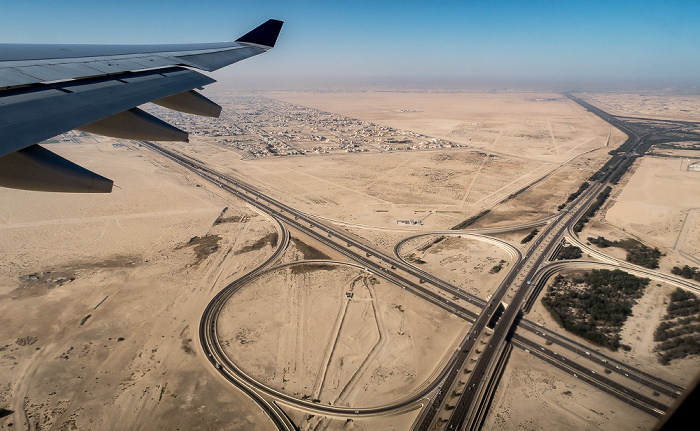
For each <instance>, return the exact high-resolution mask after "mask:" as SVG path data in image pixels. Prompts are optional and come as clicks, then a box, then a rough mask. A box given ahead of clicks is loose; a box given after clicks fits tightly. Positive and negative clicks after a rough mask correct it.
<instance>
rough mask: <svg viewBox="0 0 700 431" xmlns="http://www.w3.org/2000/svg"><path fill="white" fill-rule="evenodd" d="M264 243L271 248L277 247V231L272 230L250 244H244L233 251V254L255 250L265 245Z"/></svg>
mask: <svg viewBox="0 0 700 431" xmlns="http://www.w3.org/2000/svg"><path fill="white" fill-rule="evenodd" d="M266 245H269V246H270V247H272V248H275V247H277V232H272V233H269V234H267V235H265V236H264V237H262V238H260V239H258V240H257V241H255V242H254V243H253V244H251V245H246V246H244V247H243V248H241V249H240V250H238V251H236V252H234V253H233V254H236V255H237V254H243V253H248V252H249V251H255V250H260V249H261V248H263V247H265V246H266Z"/></svg>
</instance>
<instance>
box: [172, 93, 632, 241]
mask: <svg viewBox="0 0 700 431" xmlns="http://www.w3.org/2000/svg"><path fill="white" fill-rule="evenodd" d="M268 96H269V97H272V98H277V99H280V100H285V101H288V102H291V103H296V104H299V105H303V106H310V107H313V108H317V109H322V110H327V111H330V112H335V113H339V114H342V115H347V116H350V117H353V118H359V119H362V120H364V121H369V122H374V123H376V124H381V125H386V126H392V127H396V128H399V129H401V130H410V131H415V132H419V133H423V134H426V135H428V136H433V137H439V138H443V139H448V140H451V141H453V142H458V143H461V144H466V145H468V146H469V147H470V149H464V148H452V149H437V150H414V151H392V152H384V153H375V152H370V153H361V154H327V155H323V154H322V155H311V154H309V155H306V156H290V157H268V158H263V159H256V160H248V159H246V160H241V156H240V155H239V154H238V153H236V152H235V151H233V150H231V149H226V148H225V147H223V146H212V145H197V143H196V142H197V141H196V140H197V139H200V140H201V142H203V143H204V142H209V141H208V140H207V139H206V138H194V139H195V141H193V142H195V143H194V144H184V145H180V144H169V145H171V146H172V147H173V148H178V149H179V150H181V151H183V152H187V153H188V154H193V155H195V157H197V158H199V159H201V160H205V161H207V162H208V163H212V164H214V165H218V166H220V167H221V168H222V169H223V170H225V171H227V172H234V173H235V174H237V175H239V176H241V177H242V178H245V179H246V180H247V181H250V182H252V183H254V184H255V185H256V186H258V187H260V188H261V189H262V190H264V191H266V192H267V193H269V194H271V195H273V196H276V197H283V198H284V200H285V202H287V203H289V204H291V205H293V206H295V207H296V208H299V209H302V210H304V211H307V212H310V213H312V214H317V215H320V216H323V217H327V218H330V219H334V220H341V221H344V222H348V223H355V224H359V225H369V226H380V227H390V226H395V223H396V220H397V219H414V220H421V221H423V222H424V226H425V227H426V228H432V229H435V228H440V229H442V228H448V227H451V226H454V225H456V224H458V223H459V222H461V221H463V220H465V219H467V218H469V217H470V216H472V215H475V214H477V213H479V212H480V211H481V210H482V209H485V208H492V207H493V206H494V205H496V204H498V203H499V202H502V201H503V200H504V199H506V198H507V197H508V196H511V195H514V194H516V193H518V192H520V191H522V189H523V188H524V187H526V186H528V185H529V184H534V186H533V188H532V189H531V190H528V191H526V192H525V193H522V194H520V195H517V196H514V197H513V198H512V199H510V200H508V202H507V203H506V204H504V206H503V207H502V208H500V207H499V208H497V210H496V211H494V214H492V217H495V219H494V222H499V221H500V223H503V224H507V223H512V222H515V221H522V220H523V217H525V218H530V219H534V218H539V217H541V212H542V211H545V212H546V211H549V210H550V209H551V210H554V209H555V208H556V206H557V205H559V203H561V201H562V200H563V199H564V198H565V196H566V193H567V192H568V189H572V190H575V189H576V188H578V185H579V184H580V183H581V182H582V181H583V180H584V179H585V178H587V177H588V176H590V173H591V172H592V171H593V170H595V169H597V168H598V167H599V166H600V165H601V164H602V163H603V162H604V160H605V159H606V158H607V152H608V151H609V149H610V148H613V147H616V146H617V145H619V144H620V143H622V141H623V140H624V137H623V135H622V134H621V133H620V132H618V131H617V130H614V129H612V128H611V127H610V126H609V125H607V124H606V123H604V122H602V121H601V120H600V119H598V118H597V117H595V116H593V115H592V114H590V113H586V112H585V111H584V110H583V109H581V108H580V107H578V106H577V105H575V104H573V102H570V101H568V99H563V98H562V96H560V95H553V94H543V95H540V94H534V93H533V94H483V93H453V94H426V93H413V94H407V93H327V94H313V93H273V94H268ZM597 148H600V149H598V150H596V149H597ZM584 153H585V154H584ZM581 154H584V155H583V156H580V157H577V156H579V155H581ZM562 164H563V165H562ZM543 176H547V177H546V178H545V179H544V180H543V181H540V182H537V181H538V180H539V179H540V178H542V177H543ZM348 208H352V211H349V210H348Z"/></svg>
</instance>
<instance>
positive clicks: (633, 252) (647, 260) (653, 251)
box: [587, 236, 700, 280]
mask: <svg viewBox="0 0 700 431" xmlns="http://www.w3.org/2000/svg"><path fill="white" fill-rule="evenodd" d="M587 240H588V242H590V243H591V244H595V245H597V246H598V247H600V248H606V247H619V248H621V249H623V250H627V257H626V259H627V261H628V262H631V263H634V264H635V265H640V266H643V267H645V268H650V269H656V268H658V267H659V259H660V258H661V256H663V253H661V250H659V249H658V248H656V247H654V248H651V247H647V246H646V245H644V244H642V243H641V242H639V241H637V240H636V239H631V238H628V239H624V240H621V241H610V240H609V239H607V238H605V237H603V236H599V237H598V238H593V237H588V238H587ZM686 267H687V265H686ZM676 268H678V267H674V270H675V269H676ZM678 271H682V269H681V268H678ZM671 272H673V271H671ZM674 274H677V273H676V272H674ZM677 275H680V274H677ZM686 278H690V277H686ZM698 280H700V276H699V278H698Z"/></svg>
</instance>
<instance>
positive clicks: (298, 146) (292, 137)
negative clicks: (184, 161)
mask: <svg viewBox="0 0 700 431" xmlns="http://www.w3.org/2000/svg"><path fill="white" fill-rule="evenodd" d="M221 104H222V106H223V107H224V110H223V113H222V114H221V118H207V117H200V116H195V115H188V114H182V113H179V112H177V111H172V110H168V109H165V108H161V107H159V106H156V105H151V106H149V107H148V108H147V110H148V111H149V112H150V113H152V114H154V115H156V116H158V117H160V118H161V119H164V120H165V121H167V122H168V123H170V124H172V125H174V126H176V127H178V128H181V129H183V130H186V131H187V132H189V133H190V136H191V137H202V138H206V139H207V140H209V141H211V142H212V143H214V144H217V145H225V146H227V147H231V148H233V149H235V150H236V151H238V152H239V153H241V155H243V156H244V157H247V158H262V157H282V156H293V155H304V154H313V153H316V154H324V153H336V152H344V153H363V152H384V151H411V150H424V149H436V148H453V147H466V145H464V144H459V143H456V142H452V141H447V140H444V139H438V138H432V137H429V136H425V135H422V134H420V133H415V132H410V131H406V130H397V129H395V128H392V127H387V126H380V125H377V124H374V123H371V122H367V121H361V120H358V119H355V118H349V117H345V116H342V115H338V114H332V113H329V112H324V111H319V110H317V109H312V108H307V107H304V106H299V105H294V104H291V103H287V102H282V101H279V100H272V99H267V98H265V97H260V96H229V97H228V98H226V99H225V100H224V101H223V102H222V103H221Z"/></svg>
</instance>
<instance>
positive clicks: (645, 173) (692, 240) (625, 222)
mask: <svg viewBox="0 0 700 431" xmlns="http://www.w3.org/2000/svg"><path fill="white" fill-rule="evenodd" d="M637 163H638V166H637V168H636V169H635V171H634V173H633V174H632V175H631V176H630V177H629V180H628V181H627V184H626V185H625V187H624V189H622V191H621V192H620V193H619V195H617V196H615V198H614V203H611V204H609V205H611V206H610V207H609V209H607V211H605V214H604V216H605V221H606V222H608V223H610V224H611V225H613V226H615V227H617V228H618V229H620V230H622V231H623V232H624V233H625V234H629V235H630V236H632V237H635V238H639V239H641V240H642V241H643V242H645V243H647V244H649V245H652V246H656V247H659V249H661V250H662V251H663V252H664V253H666V254H667V256H666V257H664V258H662V259H661V261H660V265H661V268H662V269H664V270H666V271H670V269H671V268H672V267H673V266H676V265H680V266H683V265H690V266H698V263H700V213H699V211H700V187H698V184H700V172H688V171H686V170H685V169H683V170H680V169H679V161H678V159H671V158H661V157H649V156H646V157H644V158H642V159H641V160H640V161H638V162H637ZM584 235H585V232H584ZM589 236H590V235H589ZM582 237H583V238H585V236H583V235H582Z"/></svg>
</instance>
